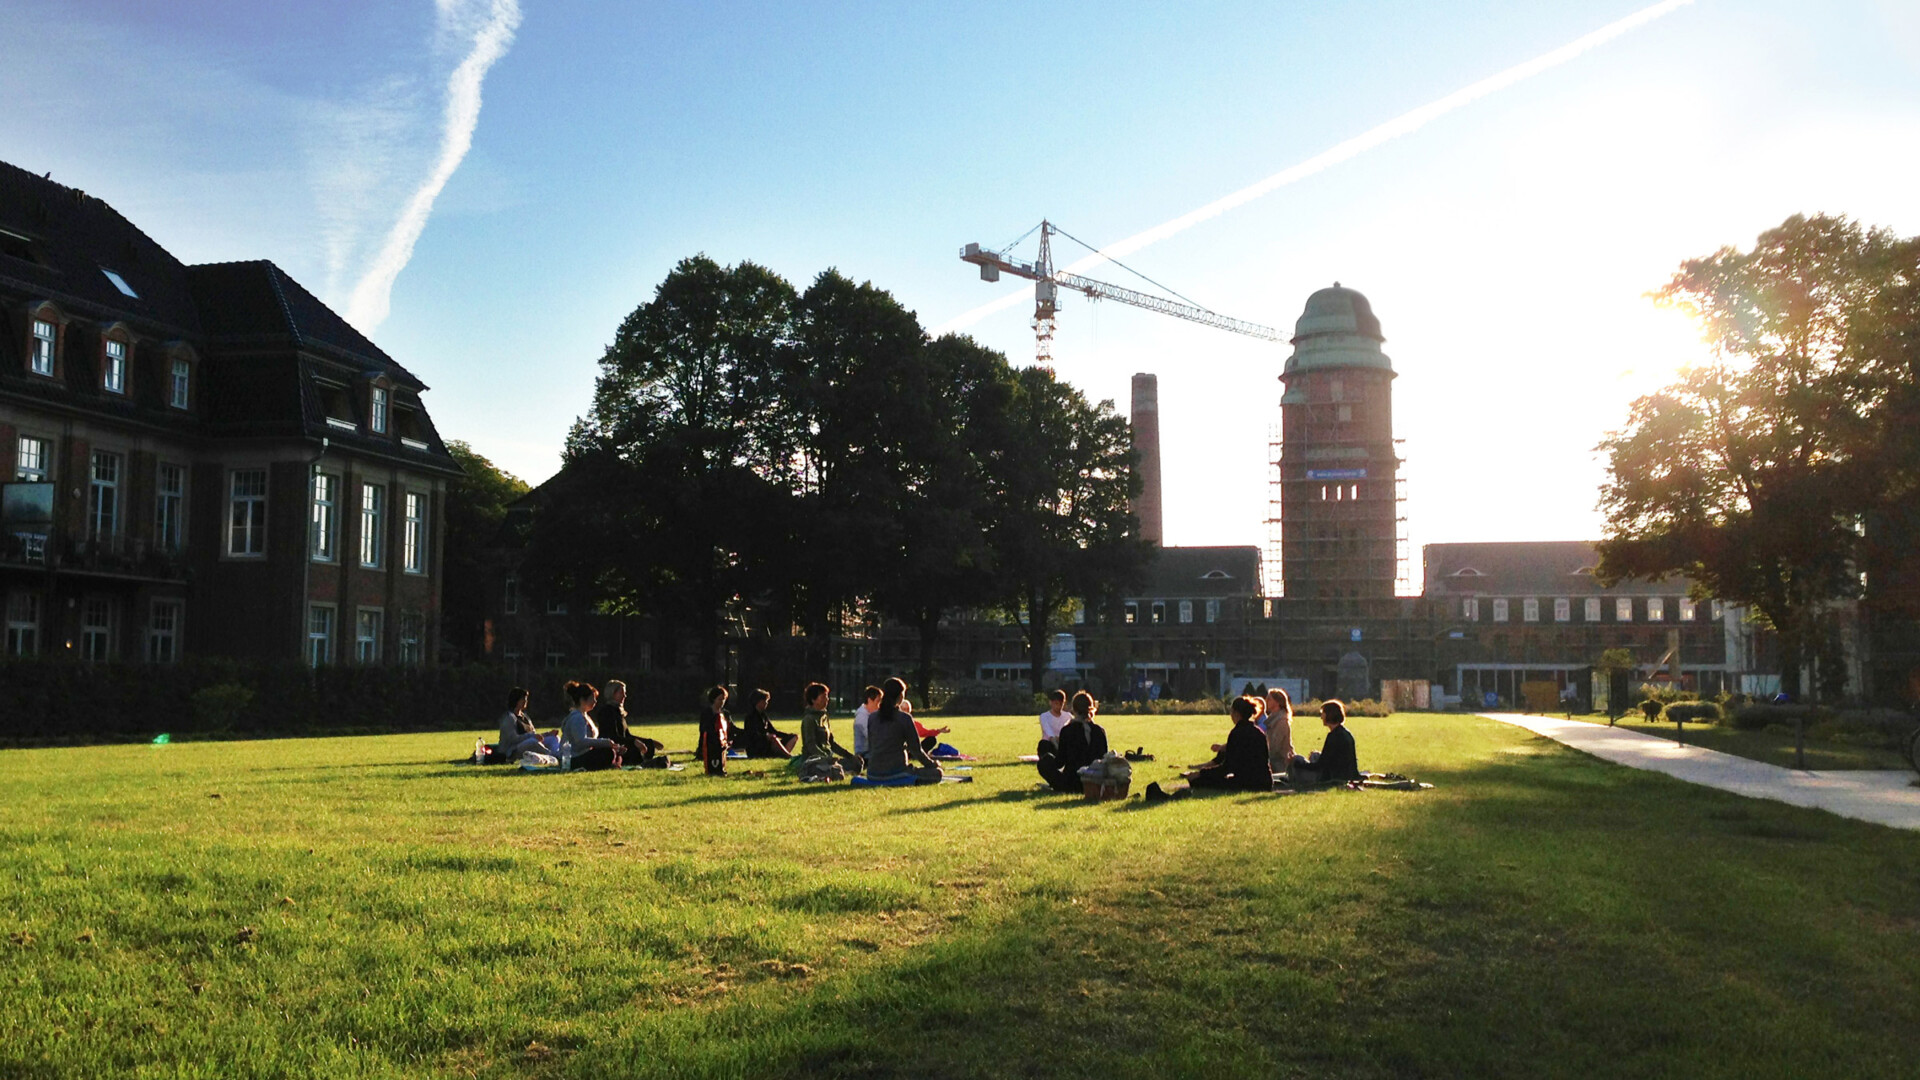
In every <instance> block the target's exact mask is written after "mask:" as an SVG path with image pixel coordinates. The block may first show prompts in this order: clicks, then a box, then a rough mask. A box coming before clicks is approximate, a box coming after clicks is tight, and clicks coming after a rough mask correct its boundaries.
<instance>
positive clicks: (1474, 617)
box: [1460, 596, 1480, 622]
mask: <svg viewBox="0 0 1920 1080" xmlns="http://www.w3.org/2000/svg"><path fill="white" fill-rule="evenodd" d="M1460 617H1461V618H1462V619H1465V620H1466V621H1467V622H1479V621H1480V598H1479V597H1477V596H1469V597H1467V598H1466V599H1465V600H1462V601H1460Z"/></svg>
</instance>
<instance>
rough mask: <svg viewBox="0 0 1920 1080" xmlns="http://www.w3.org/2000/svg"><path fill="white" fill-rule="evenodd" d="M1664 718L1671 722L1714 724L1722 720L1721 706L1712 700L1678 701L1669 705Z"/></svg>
mask: <svg viewBox="0 0 1920 1080" xmlns="http://www.w3.org/2000/svg"><path fill="white" fill-rule="evenodd" d="M1663 719H1665V720H1666V721H1667V723H1669V724H1714V723H1718V722H1719V721H1720V706H1719V705H1716V704H1715V703H1713V702H1711V701H1676V702H1674V703H1672V704H1670V705H1668V706H1667V708H1666V712H1665V714H1664V715H1663Z"/></svg>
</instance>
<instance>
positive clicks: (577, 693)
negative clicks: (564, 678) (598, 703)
mask: <svg viewBox="0 0 1920 1080" xmlns="http://www.w3.org/2000/svg"><path fill="white" fill-rule="evenodd" d="M599 693H600V691H598V690H596V689H594V687H593V684H592V683H590V682H579V681H574V682H569V683H568V684H567V700H568V701H571V702H573V703H574V704H575V705H578V704H580V703H581V702H583V701H585V700H587V699H588V698H590V697H594V696H595V695H597V694H599Z"/></svg>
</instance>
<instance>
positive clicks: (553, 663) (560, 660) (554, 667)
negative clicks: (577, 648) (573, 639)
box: [547, 649, 567, 671]
mask: <svg viewBox="0 0 1920 1080" xmlns="http://www.w3.org/2000/svg"><path fill="white" fill-rule="evenodd" d="M566 662H567V654H566V653H563V652H556V651H555V650H553V649H548V650H547V670H548V671H558V670H560V665H562V664H564V663H566Z"/></svg>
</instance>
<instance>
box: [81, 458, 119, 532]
mask: <svg viewBox="0 0 1920 1080" xmlns="http://www.w3.org/2000/svg"><path fill="white" fill-rule="evenodd" d="M126 460H127V459H126V457H125V455H122V454H116V453H114V452H113V451H111V450H95V451H93V452H92V453H90V454H88V455H87V535H88V536H89V537H92V538H93V539H96V540H98V539H100V538H102V537H112V536H118V535H120V474H121V473H122V472H124V471H126ZM103 465H104V466H106V468H105V469H102V468H101V466H103Z"/></svg>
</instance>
